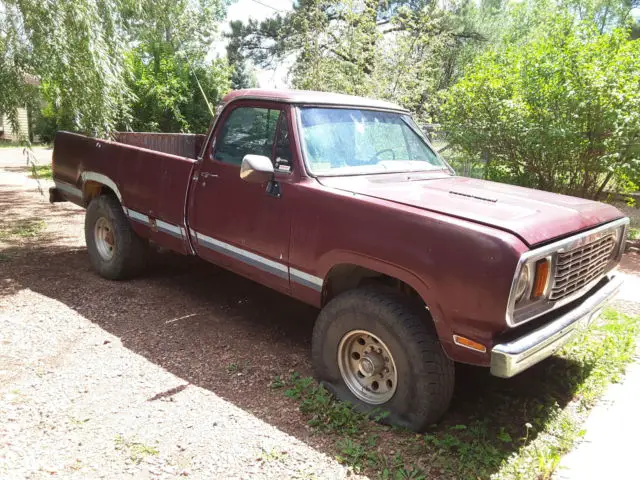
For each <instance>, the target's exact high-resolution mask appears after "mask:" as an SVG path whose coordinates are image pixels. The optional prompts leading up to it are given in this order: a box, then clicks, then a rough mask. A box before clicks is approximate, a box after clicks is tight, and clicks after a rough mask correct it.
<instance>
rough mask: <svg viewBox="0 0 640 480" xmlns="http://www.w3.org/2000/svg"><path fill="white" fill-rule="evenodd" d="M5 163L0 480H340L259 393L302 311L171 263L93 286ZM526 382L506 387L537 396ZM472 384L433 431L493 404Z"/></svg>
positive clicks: (296, 419) (300, 347) (38, 199)
mask: <svg viewBox="0 0 640 480" xmlns="http://www.w3.org/2000/svg"><path fill="white" fill-rule="evenodd" d="M15 154H16V152H13V153H9V152H7V151H4V152H3V151H2V149H0V211H1V213H2V215H1V216H0V479H5V478H6V479H12V480H13V479H22V478H25V479H40V478H51V477H52V476H57V477H60V478H78V479H86V478H108V479H115V478H141V479H155V478H158V479H165V478H175V477H180V478H182V477H187V478H198V479H200V478H202V479H212V478H322V479H325V478H328V479H334V478H336V479H337V478H345V477H350V478H354V477H356V475H354V474H353V473H352V472H350V471H349V470H348V469H346V468H345V467H343V466H341V465H340V464H338V463H337V462H336V461H335V460H334V459H333V455H332V453H331V452H332V448H331V445H328V444H327V442H328V440H326V439H325V438H323V436H322V435H317V434H316V435H314V434H313V432H312V431H311V430H310V428H309V427H308V426H307V423H306V419H305V418H304V417H303V415H302V414H301V413H300V412H299V410H298V406H297V404H296V403H295V402H291V401H289V400H288V399H286V398H285V397H284V396H283V394H282V391H281V390H273V389H272V388H270V385H271V383H272V380H273V378H274V377H275V376H276V375H281V376H286V375H288V374H289V373H291V372H293V371H297V372H300V373H301V374H302V375H308V374H310V372H311V368H310V363H309V348H310V338H311V331H312V326H313V321H314V320H315V317H316V315H317V311H316V310H315V309H313V308H310V307H308V306H306V305H304V304H301V303H299V302H297V301H295V300H292V299H290V298H288V297H285V296H283V295H280V294H278V293H275V292H273V291H271V290H269V289H267V288H264V287H262V286H260V285H258V284H255V283H253V282H251V281H248V280H245V279H243V278H241V277H238V276H236V275H233V274H231V273H228V272H226V271H224V270H221V269H218V268H215V267H214V266H211V265H208V264H205V263H203V262H200V261H197V260H194V259H187V258H185V257H179V256H173V255H162V256H159V257H158V258H157V259H156V262H155V264H154V266H153V268H152V269H151V270H150V271H149V272H147V274H146V275H145V276H144V277H142V278H139V279H136V280H132V281H128V282H110V281H107V280H104V279H101V278H100V277H98V276H97V275H95V274H94V273H93V272H92V271H91V270H90V267H89V261H88V257H87V252H86V247H85V243H84V234H83V221H84V212H83V210H82V209H80V208H78V207H75V206H74V205H71V204H68V203H64V204H56V205H50V204H49V203H48V201H47V198H45V197H43V196H40V195H39V194H38V192H37V183H36V182H35V181H34V180H31V179H28V178H27V177H26V176H25V173H24V171H23V167H21V166H20V160H18V162H17V163H16V161H15V158H16V157H15ZM12 155H13V156H12ZM18 155H19V153H18ZM39 156H41V158H46V156H47V152H46V151H44V152H39ZM12 159H13V160H12ZM18 159H19V156H18ZM42 186H43V187H44V189H45V191H46V188H47V187H48V186H49V184H47V183H46V182H43V185H42ZM2 232H4V233H2ZM7 232H8V233H7ZM636 257H637V256H635V257H628V258H626V259H625V261H624V264H623V271H626V272H627V273H628V274H632V273H634V272H635V271H637V270H640V262H639V261H638V258H636ZM630 278H631V277H630ZM634 278H636V280H635V281H636V282H637V277H634ZM634 285H635V286H633V287H631V288H630V290H629V292H631V295H633V292H632V290H634V289H636V287H637V286H638V283H635V284H634ZM624 310H625V311H628V312H629V313H638V312H639V311H640V303H637V302H636V301H633V302H627V303H626V304H625V305H624ZM535 375H536V372H535V371H532V373H531V375H529V376H526V375H522V376H521V377H522V378H520V379H519V380H516V381H514V382H511V383H509V387H508V388H510V389H515V390H517V389H521V390H523V391H526V387H527V385H528V384H531V385H533V386H532V387H531V388H534V387H535V388H538V387H537V385H539V383H536V382H535V381H532V379H535V378H536V377H535ZM483 378H485V377H482V378H480V379H479V380H477V381H474V382H472V383H471V386H469V387H466V388H467V389H469V390H470V391H472V392H473V395H471V394H469V390H466V391H465V390H463V391H462V393H458V394H457V397H456V398H457V400H455V399H454V407H453V408H452V413H451V419H450V420H448V422H449V423H452V424H457V423H463V422H462V421H460V420H459V419H458V417H463V418H465V419H467V417H469V418H471V417H472V416H473V415H481V414H482V411H483V410H482V409H480V413H478V408H479V407H478V405H484V404H485V403H486V404H487V405H485V406H483V407H482V408H486V409H493V407H492V405H491V403H492V400H491V398H492V397H490V396H489V395H486V394H484V393H483V391H484V390H490V389H493V388H495V383H492V384H491V385H490V386H489V387H486V388H485V387H482V386H480V384H482V383H483V382H485V380H483ZM542 381H543V380H540V382H542ZM500 385H503V384H500ZM504 385H506V384H504ZM502 388H506V387H504V386H503V387H502ZM458 392H460V390H458ZM566 396H567V398H568V397H569V393H567V395H566ZM470 412H471V413H470ZM508 453H509V452H505V455H507V454H508Z"/></svg>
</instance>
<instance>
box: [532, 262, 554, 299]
mask: <svg viewBox="0 0 640 480" xmlns="http://www.w3.org/2000/svg"><path fill="white" fill-rule="evenodd" d="M549 271H550V268H549V260H548V259H547V258H543V259H542V260H538V261H537V262H536V275H535V277H534V280H533V289H532V290H531V298H538V297H541V296H542V295H544V291H545V290H546V289H547V283H548V282H549Z"/></svg>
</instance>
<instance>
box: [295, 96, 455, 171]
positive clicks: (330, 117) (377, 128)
mask: <svg viewBox="0 0 640 480" xmlns="http://www.w3.org/2000/svg"><path fill="white" fill-rule="evenodd" d="M299 111H300V130H301V136H302V148H303V151H304V156H305V158H306V161H307V167H308V169H309V170H310V172H311V173H312V174H314V175H320V176H322V175H359V174H371V173H391V172H413V171H424V170H441V169H444V168H447V166H446V165H445V164H444V162H443V161H442V160H440V158H438V156H437V155H436V154H435V152H434V151H433V150H432V149H431V148H430V147H429V145H427V143H426V141H425V140H424V139H423V137H422V136H421V135H420V134H419V133H418V127H417V126H416V125H415V123H414V122H413V120H412V119H411V117H409V116H408V115H405V114H402V113H393V112H382V111H374V110H359V109H353V110H352V109H344V108H320V107H303V108H300V109H299Z"/></svg>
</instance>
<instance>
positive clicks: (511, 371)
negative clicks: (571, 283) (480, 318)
mask: <svg viewBox="0 0 640 480" xmlns="http://www.w3.org/2000/svg"><path fill="white" fill-rule="evenodd" d="M620 285H622V279H621V278H620V277H619V276H618V277H611V278H610V280H609V282H607V283H606V284H605V285H603V286H602V287H600V289H599V290H597V291H596V292H594V293H592V294H591V296H589V297H588V298H587V299H586V300H585V301H584V302H582V303H581V304H580V305H578V306H577V307H576V308H574V309H573V310H571V311H569V312H567V313H565V314H564V315H562V316H560V317H558V318H557V319H556V320H553V321H552V322H550V323H548V324H546V325H543V326H542V327H540V328H537V329H536V330H533V331H531V332H529V333H527V334H525V335H523V336H522V337H519V338H516V339H515V340H511V341H509V342H506V343H499V344H497V345H495V346H494V347H493V349H492V350H491V374H492V375H495V376H496V377H502V378H509V377H513V376H514V375H517V374H518V373H520V372H522V371H523V370H526V369H527V368H529V367H531V366H532V365H535V364H536V363H538V362H539V361H541V360H544V359H545V358H547V357H549V356H551V355H553V354H554V353H555V352H556V351H557V350H559V349H560V348H561V347H563V346H564V345H565V344H566V343H568V342H569V340H571V339H572V338H573V337H574V336H575V335H576V334H577V333H579V332H581V331H583V330H585V329H586V328H588V327H589V325H591V322H593V320H594V319H596V318H597V317H598V315H599V314H600V312H601V311H602V308H603V307H604V305H605V304H606V303H607V302H608V301H609V300H611V299H612V298H613V297H614V296H615V295H616V293H618V290H620Z"/></svg>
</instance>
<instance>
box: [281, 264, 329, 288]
mask: <svg viewBox="0 0 640 480" xmlns="http://www.w3.org/2000/svg"><path fill="white" fill-rule="evenodd" d="M289 274H290V276H291V280H292V281H294V282H296V283H299V284H300V285H304V286H305V287H308V288H311V289H313V290H317V291H318V292H319V291H321V290H322V285H323V283H324V280H323V279H322V278H320V277H316V276H314V275H310V274H308V273H305V272H303V271H301V270H298V269H295V268H289Z"/></svg>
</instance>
